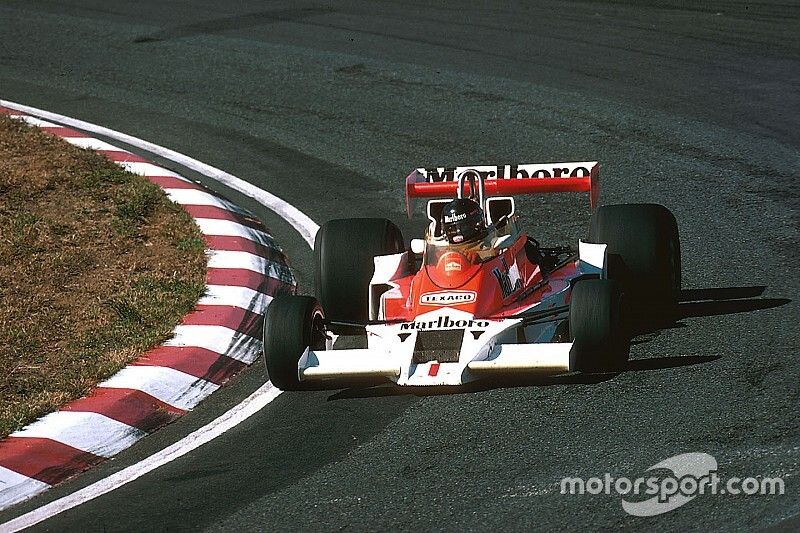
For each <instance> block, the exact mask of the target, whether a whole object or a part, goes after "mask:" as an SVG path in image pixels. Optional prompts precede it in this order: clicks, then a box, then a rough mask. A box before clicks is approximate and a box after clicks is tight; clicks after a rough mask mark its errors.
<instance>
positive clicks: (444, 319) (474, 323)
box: [400, 316, 489, 331]
mask: <svg viewBox="0 0 800 533" xmlns="http://www.w3.org/2000/svg"><path fill="white" fill-rule="evenodd" d="M488 327H489V321H488V320H472V319H462V320H453V319H452V318H450V317H449V316H440V317H439V318H437V319H436V320H420V321H416V322H403V323H402V324H400V330H401V331H405V330H424V329H453V328H488Z"/></svg>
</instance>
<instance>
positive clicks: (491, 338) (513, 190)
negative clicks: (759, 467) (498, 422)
mask: <svg viewBox="0 0 800 533" xmlns="http://www.w3.org/2000/svg"><path fill="white" fill-rule="evenodd" d="M598 185H599V165H598V164H597V163H596V162H584V163H558V164H549V165H536V164H534V165H505V166H492V167H488V166H477V167H456V168H435V169H425V168H420V169H416V170H415V171H413V172H412V173H411V174H410V175H409V176H408V177H407V178H406V202H407V206H408V213H409V216H410V215H411V211H412V200H413V198H415V197H428V198H433V199H432V200H430V201H428V204H427V216H428V219H429V221H430V224H429V225H428V229H427V231H426V234H425V238H424V239H414V240H412V241H411V243H410V247H407V246H406V241H404V240H403V236H402V234H401V232H400V230H399V229H398V228H397V226H395V225H394V224H393V223H392V222H390V221H389V220H386V219H375V218H355V219H342V220H331V221H330V222H328V223H326V224H325V225H324V226H322V228H320V230H319V232H318V233H317V236H316V242H315V246H314V251H315V256H316V270H315V274H316V279H315V282H316V291H317V295H318V298H319V300H317V299H315V298H313V297H310V296H295V295H291V296H281V297H277V298H276V299H275V300H273V302H272V303H271V304H270V306H269V307H268V309H267V312H266V315H265V318H264V356H265V362H266V366H267V371H268V373H269V377H270V379H271V380H272V382H273V383H274V384H275V385H276V386H277V387H279V388H281V389H284V390H295V389H302V388H304V386H306V385H307V384H309V385H311V384H313V386H314V388H319V387H330V388H339V387H341V386H343V385H344V384H347V383H348V382H349V381H352V380H353V379H354V378H358V379H359V380H363V379H364V378H376V379H377V380H391V381H393V382H395V383H397V384H398V385H410V386H432V385H461V384H464V383H468V382H470V381H474V380H476V379H479V378H481V377H484V376H503V375H508V376H519V375H520V374H522V373H545V374H559V373H566V372H573V371H580V372H609V371H613V370H615V369H618V368H620V367H621V366H623V365H624V364H625V362H626V361H627V358H628V351H629V345H630V338H629V330H628V328H627V327H626V323H627V321H626V320H625V316H624V315H625V313H626V312H627V313H629V314H631V315H632V314H633V313H631V312H630V310H631V309H635V310H636V313H637V314H641V313H649V314H653V313H656V312H657V311H658V312H662V311H663V310H665V309H667V310H668V309H670V308H674V306H675V304H676V302H677V294H678V292H679V290H680V283H681V258H680V244H679V239H678V229H677V224H676V221H675V217H674V216H673V215H672V214H671V213H670V212H669V211H668V210H667V209H666V208H665V207H663V206H660V205H656V204H623V205H609V206H603V207H599V208H598V209H597V210H596V211H595V212H594V214H593V215H592V219H591V224H590V231H589V240H588V241H587V242H583V241H579V243H578V247H577V252H576V251H575V250H573V249H572V248H570V247H566V246H559V247H554V248H544V247H541V246H540V245H539V243H538V242H536V240H534V239H532V238H530V237H528V236H527V235H526V234H525V233H524V232H523V231H521V229H520V227H519V225H518V215H517V213H516V209H515V203H514V198H513V196H512V195H518V194H538V193H546V192H588V193H589V195H590V203H591V205H592V207H594V206H595V204H596V202H597V199H598V192H599V189H598ZM364 333H366V338H367V348H359V349H335V348H334V342H335V341H336V340H337V338H338V336H340V335H347V334H360V335H364Z"/></svg>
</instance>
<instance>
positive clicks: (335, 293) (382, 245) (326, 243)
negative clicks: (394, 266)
mask: <svg viewBox="0 0 800 533" xmlns="http://www.w3.org/2000/svg"><path fill="white" fill-rule="evenodd" d="M404 251H405V242H404V241H403V234H402V232H401V231H400V229H399V228H398V227H397V226H395V225H394V224H393V223H392V222H391V221H389V220H387V219H385V218H349V219H339V220H331V221H329V222H327V223H326V224H325V225H323V226H322V227H321V228H320V230H319V232H317V237H316V240H315V241H314V255H315V258H316V265H315V272H314V282H315V286H316V291H317V297H318V298H319V301H320V303H321V304H322V308H323V309H324V310H325V314H326V316H327V318H328V319H329V320H339V321H345V322H364V321H366V320H367V319H368V316H369V282H370V280H371V279H372V275H373V273H374V271H375V266H374V263H373V258H374V257H375V256H378V255H389V254H397V253H402V252H404ZM334 330H335V331H337V332H341V331H342V329H341V328H334Z"/></svg>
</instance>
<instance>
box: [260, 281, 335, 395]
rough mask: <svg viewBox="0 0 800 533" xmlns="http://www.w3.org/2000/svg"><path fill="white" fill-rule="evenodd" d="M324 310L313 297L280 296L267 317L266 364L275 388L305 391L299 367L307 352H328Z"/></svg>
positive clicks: (268, 310) (269, 309)
mask: <svg viewBox="0 0 800 533" xmlns="http://www.w3.org/2000/svg"><path fill="white" fill-rule="evenodd" d="M323 319H324V315H323V313H322V308H321V307H320V305H319V303H318V302H317V300H316V298H313V297H311V296H294V295H284V296H278V297H276V298H275V299H274V300H272V302H271V303H270V304H269V306H268V307H267V311H266V314H265V315H264V362H265V364H266V365H267V374H269V379H270V381H272V383H273V385H275V386H276V387H278V388H279V389H281V390H299V389H302V388H303V387H302V384H301V382H300V378H299V373H298V363H299V361H300V357H301V356H302V355H303V352H305V350H306V348H309V347H310V348H311V349H312V350H321V349H324V348H325V332H324V326H323V323H322V321H323Z"/></svg>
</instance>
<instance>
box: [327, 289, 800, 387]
mask: <svg viewBox="0 0 800 533" xmlns="http://www.w3.org/2000/svg"><path fill="white" fill-rule="evenodd" d="M765 290H766V287H765V286H753V287H724V288H708V289H685V290H683V291H681V294H680V296H679V298H678V310H677V314H676V315H673V316H672V317H670V318H668V319H664V318H660V319H652V320H648V321H644V320H639V321H638V322H637V323H636V324H635V325H634V326H633V329H634V332H633V338H632V340H631V345H633V346H635V345H638V344H644V343H647V342H651V341H652V340H654V339H655V338H656V337H657V336H658V335H659V334H660V333H661V332H662V331H664V330H667V329H674V328H687V327H689V325H688V324H686V323H685V322H682V320H684V319H687V318H697V317H707V316H717V315H728V314H732V313H747V312H752V311H758V310H762V309H770V308H773V307H780V306H782V305H785V304H787V303H789V302H790V301H791V300H789V299H787V298H759V297H760V296H761V295H762V294H764V291H765ZM720 357H721V356H720V355H685V356H665V357H649V358H644V359H631V360H629V361H628V362H627V364H626V365H625V367H624V368H622V369H620V370H619V371H617V372H613V373H606V374H582V373H578V372H573V373H570V374H563V375H558V376H535V375H534V376H522V377H515V378H508V377H505V378H503V379H484V380H480V381H475V382H472V383H468V384H466V385H462V386H459V387H400V386H397V385H395V384H393V383H386V384H381V385H377V386H376V385H374V384H359V383H353V384H352V386H351V387H350V388H346V389H343V390H340V391H338V392H335V393H333V394H331V395H330V396H329V397H328V401H335V400H345V399H351V398H370V397H379V396H398V395H412V396H438V395H444V394H463V393H472V392H480V391H488V390H493V389H507V388H515V387H543V386H552V385H575V384H583V385H593V384H598V383H602V382H604V381H608V380H611V379H613V378H615V377H616V376H618V375H620V374H622V373H626V372H642V371H651V370H660V369H666V368H678V367H683V366H691V365H698V364H703V363H709V362H711V361H716V360H717V359H720Z"/></svg>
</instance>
